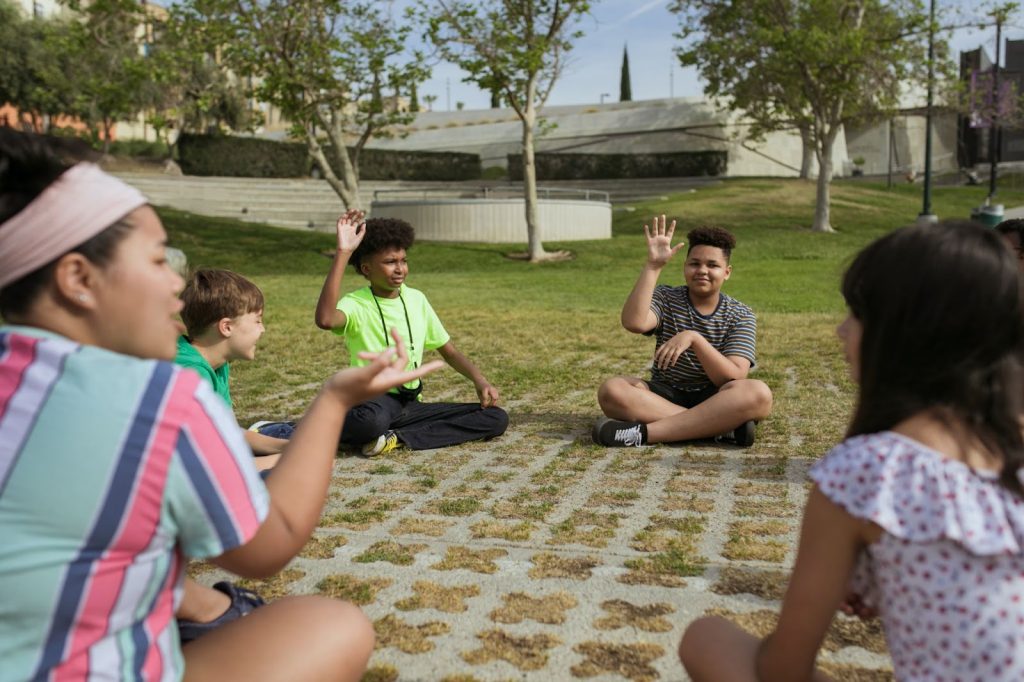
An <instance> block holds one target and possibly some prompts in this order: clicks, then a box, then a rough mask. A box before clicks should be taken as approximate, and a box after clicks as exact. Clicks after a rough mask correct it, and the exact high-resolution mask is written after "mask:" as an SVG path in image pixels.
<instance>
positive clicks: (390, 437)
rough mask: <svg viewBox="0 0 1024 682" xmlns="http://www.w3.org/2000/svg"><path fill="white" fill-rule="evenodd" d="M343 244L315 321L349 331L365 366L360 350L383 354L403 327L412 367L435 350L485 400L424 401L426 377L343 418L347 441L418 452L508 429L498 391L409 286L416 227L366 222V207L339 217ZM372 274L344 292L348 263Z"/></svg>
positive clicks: (354, 357)
mask: <svg viewBox="0 0 1024 682" xmlns="http://www.w3.org/2000/svg"><path fill="white" fill-rule="evenodd" d="M337 235H338V248H337V251H336V252H335V256H334V262H333V263H332V264H331V269H330V271H329V272H328V274H327V278H326V280H325V281H324V285H323V288H322V290H321V292H320V299H319V301H318V302H317V307H316V324H317V326H318V327H320V328H321V329H329V330H331V331H333V332H334V333H335V334H338V335H340V336H344V337H345V341H346V343H347V345H348V349H349V354H350V359H351V363H352V364H353V365H365V364H366V363H367V362H368V361H367V360H365V359H363V358H362V357H361V355H360V354H361V353H363V352H370V353H377V352H380V351H382V350H384V349H385V348H387V347H388V346H389V345H391V341H390V333H389V332H390V330H391V329H395V330H397V332H398V334H399V335H400V336H401V337H402V338H403V340H404V342H405V345H406V348H407V349H408V351H409V363H410V365H411V366H419V365H420V364H421V363H422V361H423V352H424V351H427V350H437V351H438V352H439V353H440V354H441V357H442V358H444V360H445V362H447V363H448V364H449V365H451V366H452V367H453V368H455V370H456V371H457V372H459V373H460V374H462V375H463V376H464V377H466V378H467V379H469V380H470V381H472V382H473V386H474V387H475V388H476V392H477V395H478V396H479V398H480V402H479V403H426V402H423V401H422V400H421V399H420V391H421V390H422V383H421V382H419V381H417V382H415V383H413V384H407V385H405V386H401V387H399V388H398V389H393V390H392V391H391V392H390V393H386V394H384V395H383V396H381V397H380V398H377V399H375V400H371V401H368V402H366V403H363V404H362V405H358V406H356V407H355V408H353V409H352V410H350V411H349V413H348V415H346V417H345V427H344V430H343V431H342V434H341V440H342V443H347V444H351V445H356V446H361V448H362V452H363V454H364V455H366V456H368V457H373V456H376V455H379V454H382V453H384V452H388V451H390V450H392V449H394V448H396V447H398V446H400V445H405V446H407V447H409V448H411V449H413V450H426V449H431V448H440V447H446V446H449V445H456V444H458V443H464V442H466V441H471V440H478V439H483V438H493V437H495V436H500V435H501V434H502V433H504V432H505V429H506V428H507V426H508V414H507V413H506V412H505V411H504V410H503V409H501V408H500V407H498V406H497V404H498V399H499V393H498V389H497V388H495V387H494V386H492V385H491V383H490V382H489V381H487V378H486V377H485V376H484V375H483V373H482V372H481V371H480V370H479V369H478V368H477V367H476V365H474V364H473V362H472V361H471V360H470V359H469V358H467V357H466V356H465V355H463V354H462V353H461V352H460V351H459V350H458V349H457V348H456V347H455V344H454V343H452V341H451V338H450V337H449V335H448V332H447V331H445V328H444V326H443V325H442V324H441V320H440V319H439V318H438V316H437V313H435V312H434V309H433V308H432V307H431V305H430V302H429V301H428V300H427V297H426V296H425V295H423V293H422V292H420V291H418V290H417V289H413V288H411V287H409V286H406V284H405V278H406V275H407V274H408V272H409V266H408V262H407V260H406V250H407V249H408V248H409V247H411V246H412V244H413V241H414V238H415V234H414V232H413V228H412V226H411V225H409V224H408V223H407V222H405V221H403V220H396V219H390V218H374V219H372V220H369V221H365V222H364V221H363V214H362V212H361V211H349V212H348V213H346V214H345V215H343V216H342V217H341V218H339V219H338V225H337ZM349 264H351V265H352V267H353V268H354V269H355V270H356V272H358V273H360V274H361V275H362V276H363V277H365V278H366V279H367V280H368V284H367V286H365V287H363V288H361V289H357V290H356V291H353V292H351V293H349V294H346V295H345V296H344V297H341V296H340V293H341V281H342V278H343V277H344V273H345V267H346V265H349Z"/></svg>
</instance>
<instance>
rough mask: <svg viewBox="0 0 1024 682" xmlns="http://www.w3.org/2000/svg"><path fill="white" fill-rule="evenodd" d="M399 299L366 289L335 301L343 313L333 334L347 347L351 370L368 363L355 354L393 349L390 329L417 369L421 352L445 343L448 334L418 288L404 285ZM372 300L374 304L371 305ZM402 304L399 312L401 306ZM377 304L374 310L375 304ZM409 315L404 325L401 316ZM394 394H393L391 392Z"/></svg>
mask: <svg viewBox="0 0 1024 682" xmlns="http://www.w3.org/2000/svg"><path fill="white" fill-rule="evenodd" d="M399 296H400V298H398V297H396V298H379V297H375V296H374V295H373V293H372V292H371V291H370V287H369V286H365V287H363V288H362V289H356V290H355V291H352V292H350V293H347V294H345V295H344V296H342V297H341V300H340V301H338V310H340V311H341V312H343V313H345V326H344V327H340V328H338V329H334V330H333V331H334V333H335V334H338V335H339V336H344V337H345V343H346V345H348V352H349V363H350V364H351V365H352V366H353V367H362V366H363V365H368V364H370V363H369V362H368V361H367V360H363V359H361V358H360V357H359V353H361V352H363V351H369V352H371V353H379V352H380V351H382V350H384V349H385V348H387V347H388V346H389V345H390V346H393V345H394V341H393V340H392V339H391V336H390V333H387V335H385V334H386V332H385V329H384V327H385V326H386V327H387V332H390V330H391V329H392V328H394V329H397V330H398V335H399V336H401V337H402V341H403V342H404V343H405V348H406V350H407V351H408V353H409V365H408V367H410V368H411V367H413V365H414V364H415V365H416V366H419V365H420V364H422V362H423V352H424V351H428V350H435V349H437V348H440V347H441V346H443V345H444V344H446V343H448V339H449V338H450V337H449V336H448V332H447V331H445V328H444V325H442V324H441V320H440V319H439V318H438V316H437V313H435V312H434V309H433V307H431V305H430V301H428V300H427V297H426V296H424V295H423V292H421V291H419V290H418V289H413V288H411V287H407V286H405V285H404V284H403V285H402V288H401V289H400V290H399ZM374 299H376V302H374ZM403 302H404V304H405V307H404V309H403V306H402V304H403ZM378 304H379V305H380V309H379V310H378V308H377V305H378ZM406 311H408V313H409V322H408V324H406V317H405V313H406ZM382 313H383V315H384V324H383V325H382V324H381V319H380V318H381V314H382ZM410 328H411V330H412V340H411V341H410V339H409V330H410ZM418 383H419V382H418V381H414V382H412V383H410V384H407V386H408V387H409V388H415V387H416V386H417V384H418ZM393 392H397V391H393Z"/></svg>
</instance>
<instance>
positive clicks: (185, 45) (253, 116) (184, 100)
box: [143, 6, 260, 148]
mask: <svg viewBox="0 0 1024 682" xmlns="http://www.w3.org/2000/svg"><path fill="white" fill-rule="evenodd" d="M194 19H195V17H194V16H193V15H191V14H188V13H185V12H182V11H180V10H179V9H178V8H177V7H174V6H172V7H171V8H169V11H168V15H167V18H166V19H165V20H163V21H159V22H156V25H155V26H153V35H154V40H153V43H152V44H151V45H150V46H149V53H148V59H147V60H146V65H147V79H146V83H145V84H144V86H143V100H144V103H145V108H146V120H147V122H148V123H149V124H150V125H152V126H153V128H154V129H155V130H156V131H157V135H158V136H160V137H161V138H162V139H163V140H164V142H165V143H167V146H168V148H171V142H170V133H171V131H172V130H178V131H180V132H195V133H209V132H211V131H213V132H219V131H221V130H223V129H225V128H226V129H228V130H231V131H247V130H252V129H253V127H254V126H255V125H256V124H257V123H258V122H259V121H260V115H259V112H253V111H251V110H250V107H249V105H248V102H247V98H246V96H245V87H244V84H243V83H242V82H241V81H240V80H239V79H238V78H237V77H236V76H235V75H234V74H232V73H230V72H229V71H228V69H227V68H226V67H225V66H224V64H222V63H220V62H218V60H217V53H218V45H217V44H216V43H215V42H214V36H213V35H212V34H211V31H209V30H208V27H207V26H206V25H205V24H204V23H201V22H197V21H195V20H194Z"/></svg>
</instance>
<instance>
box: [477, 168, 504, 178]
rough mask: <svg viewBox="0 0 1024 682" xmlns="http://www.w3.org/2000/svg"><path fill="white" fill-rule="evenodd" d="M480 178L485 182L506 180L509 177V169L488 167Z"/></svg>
mask: <svg viewBox="0 0 1024 682" xmlns="http://www.w3.org/2000/svg"><path fill="white" fill-rule="evenodd" d="M480 177H481V178H483V179H484V180H504V179H505V178H507V177H508V169H507V168H502V167H501V166H488V167H487V168H484V171H483V174H482V175H481V176H480Z"/></svg>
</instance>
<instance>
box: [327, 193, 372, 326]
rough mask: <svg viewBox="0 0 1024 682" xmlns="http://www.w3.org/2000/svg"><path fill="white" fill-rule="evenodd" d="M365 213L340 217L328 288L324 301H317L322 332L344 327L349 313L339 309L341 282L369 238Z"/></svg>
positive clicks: (358, 212)
mask: <svg viewBox="0 0 1024 682" xmlns="http://www.w3.org/2000/svg"><path fill="white" fill-rule="evenodd" d="M363 216H364V214H363V212H362V211H356V210H350V211H348V212H346V213H345V215H343V216H341V217H340V218H338V224H337V228H336V229H337V236H338V245H337V250H336V251H335V252H334V260H333V261H331V269H330V270H328V271H327V278H326V279H324V286H323V288H321V289H320V298H319V299H318V300H317V302H316V326H317V327H320V329H338V328H339V327H344V326H345V322H346V318H345V313H343V312H341V311H340V310H338V299H340V298H341V280H342V279H343V278H344V276H345V267H346V266H347V265H348V260H349V258H350V257H351V256H352V252H353V251H355V250H356V248H357V247H358V246H359V244H360V243H361V242H362V241H363V237H364V236H365V235H366V223H365V222H363Z"/></svg>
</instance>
